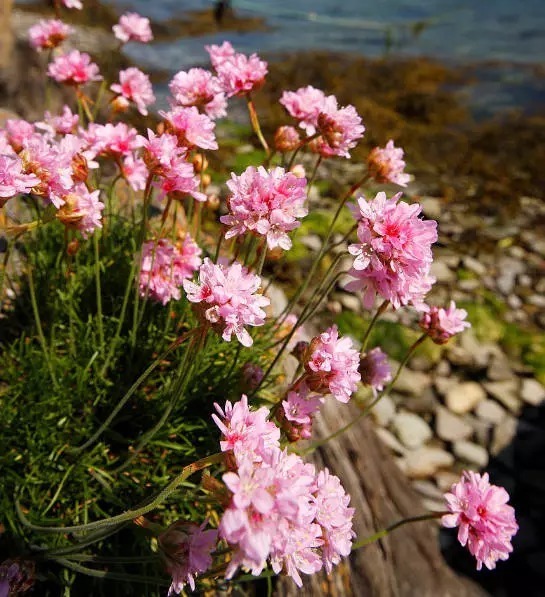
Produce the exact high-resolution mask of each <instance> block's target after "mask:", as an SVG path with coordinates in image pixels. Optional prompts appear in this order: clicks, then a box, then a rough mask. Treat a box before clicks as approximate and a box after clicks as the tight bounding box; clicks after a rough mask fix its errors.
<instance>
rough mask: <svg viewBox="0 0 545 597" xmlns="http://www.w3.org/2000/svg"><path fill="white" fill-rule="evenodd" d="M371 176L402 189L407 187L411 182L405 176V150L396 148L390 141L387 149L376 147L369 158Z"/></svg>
mask: <svg viewBox="0 0 545 597" xmlns="http://www.w3.org/2000/svg"><path fill="white" fill-rule="evenodd" d="M367 166H368V168H369V174H370V175H371V176H372V177H373V178H374V179H375V180H376V181H377V182H378V183H386V182H393V183H394V184H397V185H399V186H400V187H406V186H407V183H408V182H409V181H410V180H411V177H410V176H409V175H408V174H405V172H404V170H405V161H404V160H403V149H401V147H395V146H394V142H393V141H392V140H391V139H390V141H388V143H386V147H375V148H374V149H373V150H372V151H371V153H370V154H369V157H368V158H367Z"/></svg>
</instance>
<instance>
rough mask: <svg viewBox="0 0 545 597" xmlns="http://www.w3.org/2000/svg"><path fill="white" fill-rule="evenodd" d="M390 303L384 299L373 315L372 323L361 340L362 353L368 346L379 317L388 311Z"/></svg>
mask: <svg viewBox="0 0 545 597" xmlns="http://www.w3.org/2000/svg"><path fill="white" fill-rule="evenodd" d="M389 304H390V301H384V302H383V303H382V304H381V305H380V307H379V308H378V309H377V312H376V313H375V315H374V316H373V319H371V323H370V324H369V327H368V328H367V329H366V330H365V335H364V336H363V338H362V341H361V354H364V352H365V349H366V348H367V342H368V341H369V336H370V335H371V331H372V330H373V328H374V327H375V324H376V322H377V321H378V319H379V317H380V316H381V315H382V314H383V313H384V311H386V309H387V308H388V305H389Z"/></svg>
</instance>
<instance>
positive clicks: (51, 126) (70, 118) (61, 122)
mask: <svg viewBox="0 0 545 597" xmlns="http://www.w3.org/2000/svg"><path fill="white" fill-rule="evenodd" d="M78 122H79V116H78V115H77V114H73V113H72V110H70V108H69V107H68V106H67V105H64V106H63V108H62V114H60V115H59V116H54V115H52V114H51V113H50V112H46V113H45V114H44V121H43V122H37V123H36V128H38V129H41V130H43V131H45V132H47V133H49V134H50V135H53V136H54V135H68V134H70V133H72V132H74V130H75V129H76V127H77V126H78Z"/></svg>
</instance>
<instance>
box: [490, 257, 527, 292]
mask: <svg viewBox="0 0 545 597" xmlns="http://www.w3.org/2000/svg"><path fill="white" fill-rule="evenodd" d="M525 268H526V266H525V264H524V263H523V262H522V261H520V260H519V259H513V258H512V257H507V256H503V257H501V258H500V259H499V260H498V272H499V276H498V277H497V278H496V285H497V287H498V290H499V291H500V292H501V293H502V294H504V295H508V294H511V292H513V289H514V287H515V280H516V278H517V276H518V275H520V274H523V273H524V270H525Z"/></svg>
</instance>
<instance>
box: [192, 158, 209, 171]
mask: <svg viewBox="0 0 545 597" xmlns="http://www.w3.org/2000/svg"><path fill="white" fill-rule="evenodd" d="M193 168H194V169H195V172H196V173H197V174H198V173H199V172H204V171H205V170H206V169H207V168H208V160H207V159H206V157H205V156H204V155H203V154H202V153H197V154H195V157H194V158H193Z"/></svg>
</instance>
